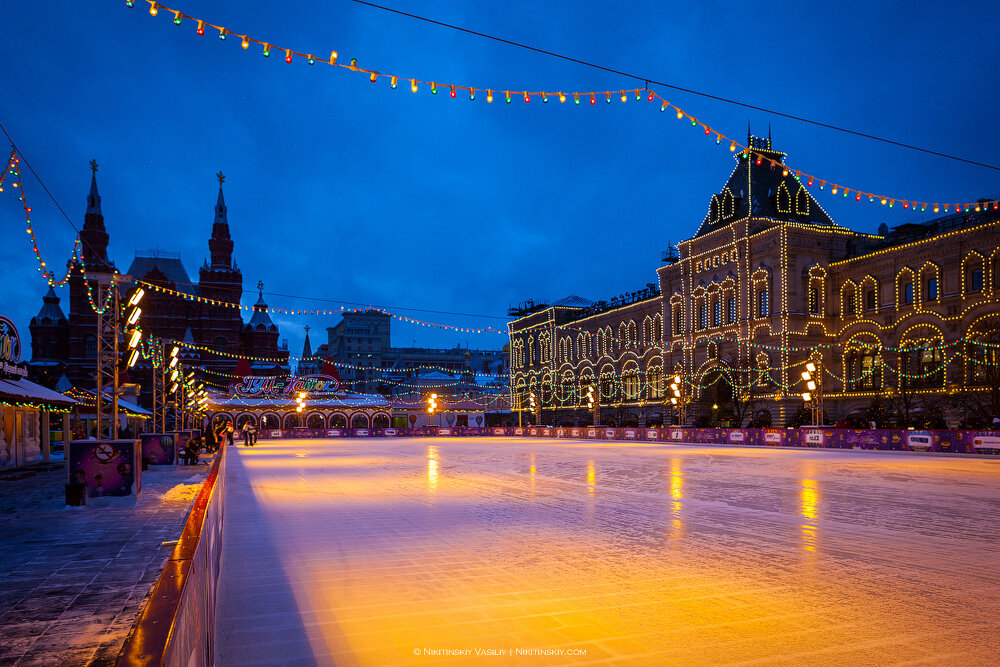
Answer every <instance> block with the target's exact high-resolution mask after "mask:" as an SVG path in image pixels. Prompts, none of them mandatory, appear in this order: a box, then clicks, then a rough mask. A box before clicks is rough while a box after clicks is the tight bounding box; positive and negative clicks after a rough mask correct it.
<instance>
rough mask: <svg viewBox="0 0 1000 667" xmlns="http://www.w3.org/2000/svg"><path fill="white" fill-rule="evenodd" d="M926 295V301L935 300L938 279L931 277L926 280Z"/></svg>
mask: <svg viewBox="0 0 1000 667" xmlns="http://www.w3.org/2000/svg"><path fill="white" fill-rule="evenodd" d="M924 295H925V296H926V297H927V301H937V298H938V281H937V278H931V279H930V280H928V281H927V291H926V292H925V293H924Z"/></svg>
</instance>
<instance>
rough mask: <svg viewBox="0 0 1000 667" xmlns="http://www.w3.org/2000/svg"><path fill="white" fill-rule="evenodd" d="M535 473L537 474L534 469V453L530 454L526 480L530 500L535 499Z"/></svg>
mask: <svg viewBox="0 0 1000 667" xmlns="http://www.w3.org/2000/svg"><path fill="white" fill-rule="evenodd" d="M536 472H538V471H537V469H536V468H535V455H534V453H532V454H531V467H530V468H528V479H529V482H528V483H529V485H530V486H531V497H532V498H534V497H535V473H536Z"/></svg>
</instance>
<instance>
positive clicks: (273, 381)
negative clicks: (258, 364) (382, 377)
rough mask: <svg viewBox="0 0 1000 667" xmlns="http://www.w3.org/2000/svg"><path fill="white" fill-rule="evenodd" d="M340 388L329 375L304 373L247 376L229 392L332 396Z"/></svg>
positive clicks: (248, 395)
mask: <svg viewBox="0 0 1000 667" xmlns="http://www.w3.org/2000/svg"><path fill="white" fill-rule="evenodd" d="M339 389H340V381H339V380H337V378H335V377H331V376H329V375H304V376H302V377H298V376H294V377H287V378H260V377H252V376H247V377H245V378H243V380H242V381H240V382H237V383H235V384H233V385H231V386H230V387H229V393H230V394H232V395H234V396H242V397H245V398H280V397H287V398H292V397H294V396H295V395H296V394H298V393H299V392H302V391H304V392H306V393H307V394H309V396H311V397H316V396H332V395H334V394H336V393H337V391H338V390H339Z"/></svg>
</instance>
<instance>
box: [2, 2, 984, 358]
mask: <svg viewBox="0 0 1000 667" xmlns="http://www.w3.org/2000/svg"><path fill="white" fill-rule="evenodd" d="M388 1H389V0H387V2H388ZM174 2H175V3H176V7H177V8H178V9H181V10H182V11H185V12H186V13H188V14H191V15H195V16H203V17H204V18H205V19H207V20H209V21H212V22H213V23H217V24H223V25H226V26H229V27H230V28H231V29H232V30H233V31H234V32H237V33H244V32H246V33H249V34H251V35H253V36H255V37H258V38H260V39H262V40H270V41H272V42H273V43H275V44H277V45H279V46H287V47H290V48H294V49H296V50H299V51H304V52H309V51H313V52H315V53H318V54H328V53H329V52H330V50H332V49H336V50H337V51H338V52H339V53H340V56H341V59H349V58H352V57H354V58H358V60H359V64H360V65H361V66H363V67H370V68H373V69H376V70H378V71H381V72H385V73H387V74H389V73H397V74H399V75H401V76H404V77H406V76H412V77H417V78H420V79H424V80H435V81H441V82H445V83H451V82H454V83H458V84H466V85H474V86H477V87H483V88H486V87H490V88H496V89H498V90H504V89H507V88H511V89H529V90H543V89H544V90H552V91H557V90H567V91H569V90H592V89H597V90H604V89H611V90H619V89H622V88H634V87H637V86H639V87H641V86H642V85H643V83H642V82H641V81H636V80H633V79H626V78H623V77H620V76H616V75H612V74H608V73H606V72H601V71H597V70H594V69H590V68H587V67H584V66H581V65H576V64H573V63H568V62H564V61H560V60H556V59H553V58H550V57H546V56H543V55H540V54H535V53H530V52H527V51H524V50H521V49H517V48H514V47H511V46H507V45H503V44H499V43H496V42H492V41H488V40H484V39H482V38H478V37H474V36H471V35H466V34H462V33H459V32H456V31H452V30H448V29H446V28H442V27H438V26H433V25H430V24H426V23H423V22H418V21H414V20H412V19H408V18H404V17H401V16H397V15H393V14H390V13H386V12H384V11H380V10H377V9H373V8H370V7H365V6H362V5H358V4H355V3H352V2H348V1H347V0H330V1H327V2H301V1H298V0H288V1H286V2H282V3H274V2H262V1H257V0H240V1H235V0H221V1H215V2H208V1H207V0H174ZM168 4H170V3H168ZM391 6H393V7H396V8H398V9H401V10H404V11H410V12H413V13H417V14H422V15H425V16H428V17H431V18H435V19H438V20H442V21H446V22H450V23H455V24H458V25H463V26H467V27H469V28H472V29H476V30H480V31H483V32H488V33H492V34H495V35H498V36H501V37H505V38H508V39H512V40H516V41H521V42H526V43H530V44H532V45H535V46H538V47H540V48H544V49H548V50H552V51H556V52H560V53H565V54H567V55H570V56H574V57H577V58H581V59H585V60H591V61H594V62H597V63H600V64H603V65H606V66H608V67H612V68H616V69H621V70H625V71H633V72H636V73H639V74H646V75H648V76H650V77H651V78H655V79H659V80H662V81H669V82H672V83H675V84H676V85H679V86H684V87H688V88H693V89H698V90H703V91H707V92H711V93H713V94H717V95H722V96H727V97H733V98H738V99H741V100H744V101H746V102H748V103H751V104H755V105H759V106H764V107H770V108H775V109H780V110H782V111H785V112H787V113H792V114H796V115H801V116H806V117H809V118H813V119H816V120H819V121H823V122H826V123H831V124H835V125H842V126H846V127H850V128H852V129H855V130H858V131H862V132H867V133H871V134H876V135H880V136H885V137H889V138H893V139H897V140H899V141H903V142H907V143H915V144H919V145H923V146H926V147H928V148H931V149H934V150H938V151H942V152H946V153H953V154H957V155H961V156H964V157H967V158H969V159H973V160H978V161H981V162H987V163H995V162H998V161H1000V160H998V158H997V155H998V154H1000V132H998V129H997V124H996V108H997V106H998V104H997V103H998V97H1000V92H998V90H997V85H996V82H997V81H996V71H995V69H996V67H995V66H996V63H997V62H1000V44H998V42H997V40H995V39H992V38H991V37H990V33H989V32H988V28H987V26H992V25H996V24H997V21H998V19H1000V7H998V6H996V5H989V4H984V5H982V6H977V7H976V8H975V9H971V8H966V9H954V8H951V7H949V6H948V5H947V3H930V2H910V3H903V2H895V3H871V2H866V3H835V4H829V3H783V2H780V3H779V2H776V3H715V2H700V3H663V2H633V3H603V2H602V3H598V2H574V3H568V2H567V3H538V2H529V1H522V0H513V1H505V2H492V1H483V2H458V1H427V2H416V1H414V0H392V3H391ZM147 9H148V5H147V4H146V3H145V2H142V1H141V0H140V1H139V2H137V3H136V7H135V8H134V9H128V8H127V7H126V6H125V2H124V0H122V1H121V2H119V1H117V0H113V1H110V0H109V1H106V2H77V3H70V2H65V1H55V2H35V1H31V0H29V1H20V2H17V1H10V2H5V3H3V5H2V7H0V34H2V36H3V43H4V45H5V46H6V55H7V58H6V59H5V63H4V69H3V75H2V77H0V89H2V90H3V98H4V101H5V104H4V106H3V110H2V112H0V116H2V122H3V124H4V125H5V127H6V128H7V130H8V131H9V132H10V133H11V136H12V137H13V138H14V140H15V141H16V142H17V143H18V146H19V148H20V149H21V150H22V151H23V153H24V154H25V155H26V156H27V158H28V160H30V162H31V163H32V165H33V166H34V168H35V169H36V170H37V171H38V172H39V173H40V174H41V175H42V177H43V178H44V179H45V181H46V184H47V185H48V186H49V188H50V189H51V191H52V193H53V194H54V195H55V197H56V198H57V200H58V201H59V202H60V203H61V204H62V206H63V208H64V209H65V210H66V211H67V213H68V214H69V215H70V217H71V218H72V219H73V221H74V223H75V224H76V225H77V226H82V224H83V215H84V211H85V208H86V203H85V198H86V194H87V189H88V187H89V183H90V170H89V167H88V164H87V163H88V161H89V160H90V159H91V158H94V159H96V160H97V161H98V162H99V163H100V171H99V173H98V178H99V184H100V190H101V196H102V204H103V210H104V216H105V223H106V225H107V227H108V231H109V233H110V235H111V245H110V248H109V253H110V255H111V257H112V259H114V260H115V261H116V263H117V265H118V267H119V269H121V270H125V269H126V268H128V265H129V263H130V262H131V260H132V256H133V252H134V250H136V249H139V250H144V249H149V248H157V247H158V248H161V249H164V250H169V251H177V252H180V253H181V254H182V257H183V260H184V264H185V266H186V268H187V270H188V273H189V274H190V275H191V276H192V277H196V276H197V269H198V267H199V266H200V265H201V263H202V261H203V259H204V258H205V257H207V256H208V245H207V239H208V236H209V234H210V231H211V224H212V208H213V206H214V204H215V199H216V192H217V187H218V184H217V181H216V180H215V173H216V172H217V171H220V170H221V171H223V172H225V174H226V177H227V179H226V185H225V194H226V203H227V204H228V206H229V221H230V226H231V231H232V235H233V239H234V241H235V250H234V258H235V260H236V262H237V263H238V264H239V266H240V268H241V269H242V271H243V275H244V287H245V289H248V291H249V292H251V293H252V292H253V291H254V290H253V289H252V286H253V285H255V284H256V283H257V281H258V280H263V281H264V283H265V291H266V292H274V293H280V294H294V295H303V296H311V297H317V298H324V299H334V300H340V301H350V302H361V303H373V304H380V305H386V306H395V307H400V306H406V307H411V308H422V309H429V310H440V311H459V312H463V313H480V314H484V315H493V316H501V317H502V316H503V315H504V314H505V312H506V309H507V306H508V304H511V303H517V302H519V301H521V300H523V299H526V298H534V299H536V300H543V301H544V300H552V299H558V298H561V297H563V296H566V295H568V294H580V295H583V296H585V297H588V298H591V299H599V298H608V297H610V296H613V295H617V294H619V293H621V292H624V291H631V290H636V289H639V288H641V287H643V286H644V285H645V284H646V283H649V282H656V274H655V269H656V267H657V266H658V265H659V259H660V251H661V250H662V249H664V248H665V247H666V243H667V239H672V240H674V241H677V240H679V239H683V238H687V237H689V236H690V235H692V234H693V233H694V232H695V230H696V229H697V227H698V225H699V223H700V222H701V220H702V218H703V217H704V215H705V213H706V210H707V207H708V203H709V199H710V197H711V195H712V193H713V192H717V191H718V190H719V189H720V188H721V187H722V185H723V184H724V183H725V180H726V179H727V177H728V175H729V173H730V171H731V169H732V166H733V158H732V157H731V156H730V153H729V151H728V150H727V149H726V147H725V146H722V147H717V146H716V145H715V142H714V141H712V140H710V139H708V138H706V137H705V136H704V135H703V134H702V133H701V132H700V131H699V130H695V129H693V128H692V127H691V126H690V124H689V123H686V122H682V121H677V120H676V119H675V118H674V117H673V115H672V114H661V113H658V112H657V107H656V105H653V104H649V103H645V102H641V103H637V102H634V101H633V100H632V99H630V100H629V102H628V103H626V104H621V103H620V102H615V103H613V104H610V105H607V104H603V103H601V104H598V105H596V106H595V107H590V106H589V105H581V106H579V107H576V106H574V105H572V104H565V105H559V104H553V103H552V102H550V103H549V104H546V105H542V104H536V103H533V104H527V105H526V104H524V103H523V102H520V103H518V102H516V101H515V102H514V103H512V104H510V105H506V104H503V103H501V100H500V99H498V100H496V101H494V103H493V104H487V103H486V100H485V96H484V95H480V96H478V97H477V99H476V101H475V102H470V101H468V99H467V98H464V97H463V96H461V95H459V97H458V99H455V100H452V99H451V98H450V97H449V96H448V95H447V94H442V93H439V94H438V95H436V96H432V95H431V94H430V92H429V90H428V89H427V87H426V86H422V87H421V90H420V92H419V93H418V94H415V95H414V94H412V93H410V92H409V90H408V87H407V86H405V85H401V86H400V87H399V88H398V89H397V90H391V89H390V87H389V82H388V80H386V79H380V80H379V82H378V83H376V84H374V85H373V84H371V83H369V82H368V78H367V76H365V75H363V74H358V73H352V72H349V71H347V70H344V69H341V68H330V67H329V66H326V67H324V66H322V65H320V64H317V65H315V66H313V67H309V66H308V65H307V64H306V63H305V62H304V61H301V60H296V61H295V62H294V64H292V65H288V64H286V63H285V62H284V60H283V58H282V57H281V56H282V55H283V54H281V53H278V52H275V53H273V54H272V56H271V57H270V58H267V59H265V58H263V57H262V56H261V54H260V48H259V47H257V46H255V45H254V46H251V48H250V50H248V51H244V50H243V49H241V48H240V44H239V40H237V39H229V40H227V41H226V42H220V41H219V39H218V38H217V36H215V35H213V34H211V33H209V34H206V35H205V36H204V37H198V36H197V35H196V34H195V25H194V24H193V23H190V22H185V23H184V24H183V25H182V26H181V27H176V26H174V25H173V24H172V20H171V19H172V16H171V15H168V14H166V13H165V12H161V13H160V15H159V16H157V17H156V18H152V17H150V16H149V14H148V11H147ZM658 92H660V93H661V94H663V95H664V97H666V98H667V99H669V100H670V101H671V102H672V103H676V104H677V105H678V106H680V107H681V108H683V109H685V110H686V111H688V110H689V111H690V112H691V113H692V115H694V116H696V117H698V118H704V119H706V120H707V121H709V122H710V124H711V125H712V126H713V127H716V128H718V129H719V130H720V131H721V132H723V133H725V134H728V135H730V136H734V137H740V138H743V137H745V133H746V126H747V122H748V121H749V122H750V123H751V124H752V126H753V128H754V130H755V131H756V132H758V133H765V134H766V132H767V126H768V124H769V123H770V125H771V128H772V132H773V136H774V146H775V148H776V149H778V150H782V151H784V152H787V153H788V154H789V158H788V162H789V163H790V164H791V165H793V166H794V167H796V168H798V169H802V170H804V171H808V172H810V173H815V174H817V175H820V176H822V177H825V178H828V179H829V180H831V181H835V182H839V183H843V184H846V185H848V186H849V187H852V188H853V187H857V188H860V189H862V190H866V191H869V190H870V191H875V192H885V193H887V194H889V195H895V196H899V197H903V198H913V199H921V200H927V201H951V202H956V201H966V200H973V199H976V198H978V197H983V196H986V197H995V196H997V192H998V191H1000V186H998V184H1000V178H998V177H1000V172H997V171H995V170H991V169H986V168H982V167H976V166H972V165H967V164H962V163H959V162H955V161H952V160H947V159H943V158H937V157H933V156H929V155H925V154H920V153H917V152H914V151H911V150H906V149H902V148H896V147H891V146H888V145H885V144H879V143H875V142H872V141H869V140H864V139H860V138H856V137H851V136H848V135H845V134H842V133H838V132H834V131H831V130H826V129H822V128H818V127H815V126H811V125H806V124H802V123H798V122H794V121H790V120H785V119H778V118H772V117H769V116H768V115H767V114H765V113H762V112H755V111H748V110H746V109H742V108H738V107H735V106H731V105H727V104H724V103H720V102H715V101H711V100H708V99H704V98H700V97H697V96H693V95H689V94H682V93H674V92H672V91H670V90H667V89H658ZM25 172H26V173H25V185H26V186H27V192H28V195H29V197H30V201H31V204H32V205H33V207H34V209H35V213H34V218H33V219H34V222H35V226H36V231H37V234H38V238H39V243H40V246H41V249H42V254H43V258H44V259H46V260H47V261H48V262H49V264H50V265H51V266H61V264H62V262H63V261H65V258H66V257H68V253H69V249H70V247H71V244H72V239H73V236H74V232H73V230H72V228H71V227H70V225H69V224H68V223H67V222H66V220H65V219H63V218H62V217H61V215H59V213H58V211H57V210H56V209H55V208H54V206H52V205H51V203H50V202H49V201H48V199H47V198H46V197H45V196H44V194H43V193H42V192H41V189H40V187H39V186H38V184H37V182H35V181H34V179H33V178H31V176H30V175H29V174H27V170H25ZM814 193H815V194H816V195H817V197H818V199H819V201H820V203H821V204H822V205H823V207H824V208H826V210H827V211H828V212H829V213H830V215H831V216H832V217H833V219H834V220H835V221H837V222H838V223H840V224H842V225H846V226H849V227H853V228H855V229H858V230H862V231H874V230H875V229H876V228H877V227H878V225H879V223H881V222H886V223H888V224H889V225H890V226H891V225H894V224H899V223H901V222H903V221H904V220H906V221H914V220H923V219H928V218H929V217H931V216H930V212H929V211H928V213H927V214H925V215H921V214H912V213H908V212H904V211H902V210H900V209H896V210H894V211H889V210H887V209H885V208H882V207H881V206H878V205H872V204H868V203H867V202H865V203H863V204H857V203H854V201H853V198H852V199H851V200H850V201H847V200H842V199H841V198H840V197H837V198H834V197H832V196H830V195H829V194H828V193H818V192H815V190H814ZM0 221H2V226H0V230H2V231H0V265H2V266H3V267H4V274H5V275H4V284H5V288H4V290H3V292H2V293H0V313H4V314H6V315H8V316H10V317H11V318H12V319H14V321H15V322H16V323H17V324H18V326H19V327H20V328H21V329H22V330H23V334H24V335H25V337H27V327H28V320H29V319H30V318H31V316H33V315H34V314H35V313H36V312H37V311H38V309H39V308H40V306H41V296H42V295H43V294H44V293H45V291H46V286H45V284H44V282H43V281H42V280H41V277H40V276H41V274H40V273H39V272H38V271H36V263H35V259H34V257H33V256H32V255H31V247H30V244H29V242H28V239H27V235H26V234H25V233H24V228H23V217H22V215H21V212H20V210H19V208H18V202H17V201H16V200H15V199H14V197H12V196H9V192H4V193H0ZM60 295H61V296H63V297H64V299H63V303H62V306H63V309H64V312H68V307H69V304H68V297H67V296H66V295H65V293H61V294H60ZM268 301H269V303H270V304H271V305H272V306H276V307H290V308H310V307H312V308H319V307H323V303H322V302H318V301H307V300H304V299H290V298H286V297H279V296H269V297H268ZM252 302H253V298H252V297H251V296H249V295H245V298H244V303H247V304H250V303H252ZM338 305H339V304H338ZM399 312H400V313H402V314H407V315H411V316H413V317H418V318H421V319H427V320H431V321H437V322H447V323H451V324H457V325H460V326H482V325H484V324H493V325H495V326H496V325H500V326H502V324H503V319H484V318H470V317H458V316H453V315H437V314H421V313H416V312H412V311H403V310H401V311H399ZM275 319H276V321H277V322H278V324H279V326H280V327H281V333H282V337H283V338H288V339H289V346H290V349H291V350H292V351H293V354H294V353H297V352H298V351H299V350H301V345H302V336H303V329H302V327H303V326H304V325H305V324H310V325H311V326H312V327H313V333H312V336H311V337H312V339H313V345H314V347H315V345H317V344H319V343H320V342H323V341H324V339H325V336H323V334H322V333H321V332H320V331H319V330H321V329H323V328H325V327H327V326H332V325H333V324H334V323H336V321H338V320H339V317H309V318H304V317H295V318H283V317H278V318H275ZM393 329H394V331H393V343H394V344H396V345H408V344H412V343H413V342H414V341H415V342H416V343H417V344H419V345H432V346H440V347H450V346H452V345H454V344H456V343H461V344H463V345H464V344H466V343H468V344H469V345H471V346H472V347H499V346H500V345H502V344H503V343H505V342H506V339H505V338H504V337H503V336H498V335H496V334H492V335H470V334H448V333H444V332H442V331H440V330H437V329H428V328H422V327H416V326H412V325H404V324H400V323H394V324H393ZM317 334H319V335H317Z"/></svg>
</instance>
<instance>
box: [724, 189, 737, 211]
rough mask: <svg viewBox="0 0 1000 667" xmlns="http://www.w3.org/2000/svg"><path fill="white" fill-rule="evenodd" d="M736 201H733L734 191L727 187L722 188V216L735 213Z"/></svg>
mask: <svg viewBox="0 0 1000 667" xmlns="http://www.w3.org/2000/svg"><path fill="white" fill-rule="evenodd" d="M735 209H736V206H735V203H734V202H733V193H732V192H730V191H729V188H728V187H726V188H724V189H723V190H722V217H723V218H728V217H729V216H731V215H733V213H735Z"/></svg>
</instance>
